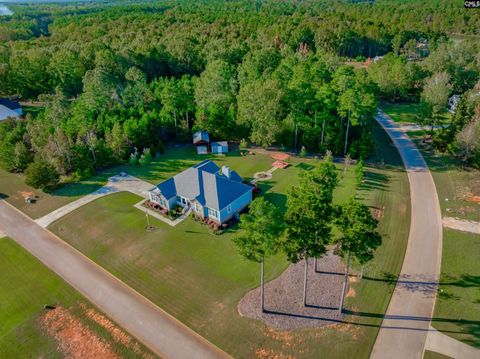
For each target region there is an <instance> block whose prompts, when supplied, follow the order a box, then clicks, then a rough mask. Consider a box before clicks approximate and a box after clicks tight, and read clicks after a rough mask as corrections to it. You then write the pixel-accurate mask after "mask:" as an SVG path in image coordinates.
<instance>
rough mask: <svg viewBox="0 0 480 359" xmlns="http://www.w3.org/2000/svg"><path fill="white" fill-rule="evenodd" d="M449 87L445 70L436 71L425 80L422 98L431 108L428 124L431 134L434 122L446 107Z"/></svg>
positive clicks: (448, 79)
mask: <svg viewBox="0 0 480 359" xmlns="http://www.w3.org/2000/svg"><path fill="white" fill-rule="evenodd" d="M451 88H452V87H451V85H450V76H449V75H448V73H446V72H440V73H436V74H434V75H433V76H431V77H429V78H428V79H427V80H426V82H425V85H424V87H423V92H422V100H423V101H424V102H425V103H426V104H428V106H429V107H430V109H431V116H430V119H429V120H430V121H429V122H430V123H429V124H430V128H431V131H430V132H431V134H432V135H433V128H434V126H435V124H437V123H438V122H439V120H440V117H441V114H442V113H443V112H445V110H446V108H447V104H448V97H449V95H450V91H451Z"/></svg>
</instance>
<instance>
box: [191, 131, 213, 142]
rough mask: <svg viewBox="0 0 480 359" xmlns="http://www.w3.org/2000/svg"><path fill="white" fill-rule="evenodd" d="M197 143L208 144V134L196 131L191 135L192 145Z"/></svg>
mask: <svg viewBox="0 0 480 359" xmlns="http://www.w3.org/2000/svg"><path fill="white" fill-rule="evenodd" d="M198 142H210V136H209V135H208V132H205V131H197V132H195V133H194V134H193V144H196V143H198Z"/></svg>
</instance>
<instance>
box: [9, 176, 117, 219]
mask: <svg viewBox="0 0 480 359" xmlns="http://www.w3.org/2000/svg"><path fill="white" fill-rule="evenodd" d="M112 173H114V172H108V173H104V174H100V175H98V176H95V177H92V178H90V179H88V180H85V181H81V182H78V183H71V184H66V185H64V186H62V187H61V188H60V189H58V190H57V191H54V192H52V193H45V192H43V191H40V190H36V189H34V188H32V187H30V186H27V185H26V184H25V176H24V175H23V174H19V173H9V172H7V171H5V170H3V169H0V197H3V198H5V199H6V201H7V202H8V203H10V204H12V205H13V206H15V207H17V208H18V209H20V210H21V211H22V212H24V213H25V214H27V215H28V216H30V217H32V218H39V217H42V216H44V215H46V214H47V213H50V212H51V211H53V210H55V209H57V208H59V207H62V206H64V205H65V204H67V203H69V202H72V201H74V200H76V199H78V198H80V197H82V196H84V195H86V194H88V193H90V192H93V191H94V190H96V189H97V188H99V187H101V186H103V184H105V183H106V178H108V176H109V175H111V174H112ZM24 193H31V194H32V195H33V196H34V197H35V199H36V202H35V203H32V204H28V203H26V202H25V199H24V195H23V194H24Z"/></svg>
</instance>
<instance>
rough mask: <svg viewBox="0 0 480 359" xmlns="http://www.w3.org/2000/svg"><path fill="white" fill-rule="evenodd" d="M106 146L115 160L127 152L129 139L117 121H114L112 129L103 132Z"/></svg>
mask: <svg viewBox="0 0 480 359" xmlns="http://www.w3.org/2000/svg"><path fill="white" fill-rule="evenodd" d="M105 139H106V144H107V146H108V147H109V148H110V149H111V150H112V152H113V156H114V158H115V159H116V160H117V161H122V160H124V159H125V156H126V154H127V152H128V146H129V141H128V137H127V135H126V134H125V133H124V132H123V129H122V126H121V125H120V123H119V122H115V124H114V125H113V127H112V130H111V131H110V130H108V131H107V132H106V133H105Z"/></svg>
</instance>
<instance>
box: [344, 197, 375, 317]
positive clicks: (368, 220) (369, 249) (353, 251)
mask: <svg viewBox="0 0 480 359" xmlns="http://www.w3.org/2000/svg"><path fill="white" fill-rule="evenodd" d="M338 212H339V214H338V216H337V219H336V224H337V226H338V228H339V229H340V232H341V236H340V238H338V240H337V248H338V253H339V254H340V255H342V256H346V257H347V266H346V270H345V278H344V282H343V289H342V296H341V298H340V308H339V311H340V313H341V312H342V310H343V302H344V298H345V291H346V288H347V283H348V273H349V270H350V257H351V256H353V257H354V258H356V259H357V260H358V261H359V262H360V264H364V263H366V262H368V261H369V260H371V259H372V258H373V253H374V251H375V249H376V248H377V247H378V246H379V245H380V244H381V243H382V238H381V236H380V234H378V232H377V230H376V229H377V224H378V221H377V220H376V219H375V218H374V217H373V216H372V214H371V212H370V208H368V206H367V205H365V204H363V203H360V202H358V201H357V200H354V199H351V200H350V201H348V202H347V203H345V204H344V205H342V206H340V207H339V211H338Z"/></svg>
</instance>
